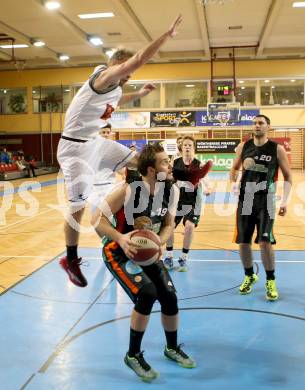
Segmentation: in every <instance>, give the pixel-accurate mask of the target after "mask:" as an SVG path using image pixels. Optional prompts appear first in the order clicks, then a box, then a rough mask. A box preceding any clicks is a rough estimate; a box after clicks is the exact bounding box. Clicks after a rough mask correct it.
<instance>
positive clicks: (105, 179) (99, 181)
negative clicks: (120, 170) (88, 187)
mask: <svg viewBox="0 0 305 390" xmlns="http://www.w3.org/2000/svg"><path fill="white" fill-rule="evenodd" d="M116 182H117V179H116V173H115V172H113V171H111V170H110V169H107V168H105V169H103V170H101V171H99V172H97V173H96V174H95V176H94V182H93V184H94V185H106V184H115V183H116Z"/></svg>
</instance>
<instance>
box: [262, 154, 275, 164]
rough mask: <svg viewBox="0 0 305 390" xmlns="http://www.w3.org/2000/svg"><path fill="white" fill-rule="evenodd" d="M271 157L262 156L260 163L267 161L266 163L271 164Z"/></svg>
mask: <svg viewBox="0 0 305 390" xmlns="http://www.w3.org/2000/svg"><path fill="white" fill-rule="evenodd" d="M271 158H272V157H271V156H266V155H265V154H262V155H261V156H260V161H266V162H269V161H271Z"/></svg>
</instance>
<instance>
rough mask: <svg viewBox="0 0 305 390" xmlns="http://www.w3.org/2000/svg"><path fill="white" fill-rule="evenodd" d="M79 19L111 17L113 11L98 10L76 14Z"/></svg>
mask: <svg viewBox="0 0 305 390" xmlns="http://www.w3.org/2000/svg"><path fill="white" fill-rule="evenodd" d="M77 16H78V17H79V18H80V19H98V18H112V17H113V16H114V13H113V12H99V13H96V14H80V15H77Z"/></svg>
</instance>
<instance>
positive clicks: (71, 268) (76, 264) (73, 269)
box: [59, 256, 88, 287]
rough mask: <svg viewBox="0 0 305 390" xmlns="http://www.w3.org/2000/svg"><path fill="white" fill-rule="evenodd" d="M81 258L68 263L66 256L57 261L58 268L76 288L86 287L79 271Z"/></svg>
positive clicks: (85, 282)
mask: <svg viewBox="0 0 305 390" xmlns="http://www.w3.org/2000/svg"><path fill="white" fill-rule="evenodd" d="M81 261H82V258H81V257H80V258H79V259H75V260H72V261H70V262H69V261H68V258H67V256H65V257H62V258H61V259H60V260H59V264H60V266H61V267H62V268H63V269H64V270H65V271H66V272H67V274H68V276H69V279H70V281H71V282H72V283H73V284H75V285H76V286H78V287H86V286H87V284H88V282H87V280H86V278H85V277H84V275H83V274H82V271H81V270H80V265H81Z"/></svg>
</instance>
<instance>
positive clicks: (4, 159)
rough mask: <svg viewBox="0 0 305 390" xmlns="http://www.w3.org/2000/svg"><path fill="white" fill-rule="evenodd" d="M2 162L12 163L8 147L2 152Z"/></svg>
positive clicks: (0, 156)
mask: <svg viewBox="0 0 305 390" xmlns="http://www.w3.org/2000/svg"><path fill="white" fill-rule="evenodd" d="M0 162H1V163H4V164H10V163H11V159H10V156H9V154H8V152H7V150H6V148H3V149H2V151H1V153H0Z"/></svg>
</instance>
